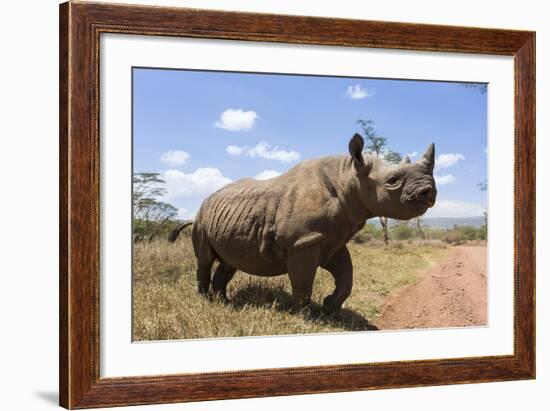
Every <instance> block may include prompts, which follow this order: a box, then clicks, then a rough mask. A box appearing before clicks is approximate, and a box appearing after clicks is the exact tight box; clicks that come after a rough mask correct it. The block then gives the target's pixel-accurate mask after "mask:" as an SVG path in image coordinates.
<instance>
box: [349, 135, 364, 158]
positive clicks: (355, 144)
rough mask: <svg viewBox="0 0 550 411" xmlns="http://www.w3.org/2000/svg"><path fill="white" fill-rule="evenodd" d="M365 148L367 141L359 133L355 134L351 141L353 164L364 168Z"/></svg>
mask: <svg viewBox="0 0 550 411" xmlns="http://www.w3.org/2000/svg"><path fill="white" fill-rule="evenodd" d="M364 146H365V141H364V140H363V137H361V136H360V135H359V134H358V133H355V134H354V135H353V137H352V138H351V140H350V141H349V153H350V154H351V158H353V162H354V163H355V164H356V165H358V166H364V165H365V160H364V159H363V147H364Z"/></svg>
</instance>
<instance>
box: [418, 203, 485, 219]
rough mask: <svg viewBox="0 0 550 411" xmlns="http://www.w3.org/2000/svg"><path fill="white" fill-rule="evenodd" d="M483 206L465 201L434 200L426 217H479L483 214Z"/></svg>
mask: <svg viewBox="0 0 550 411" xmlns="http://www.w3.org/2000/svg"><path fill="white" fill-rule="evenodd" d="M484 211H485V207H484V206H482V205H480V204H475V203H469V202H466V201H454V200H436V202H435V205H434V206H433V208H430V209H429V210H428V212H427V213H426V217H455V218H465V217H479V216H482V215H483V212H484Z"/></svg>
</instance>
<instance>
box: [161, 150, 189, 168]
mask: <svg viewBox="0 0 550 411" xmlns="http://www.w3.org/2000/svg"><path fill="white" fill-rule="evenodd" d="M190 157H191V155H190V154H189V153H186V152H185V151H181V150H174V151H167V152H165V153H162V154H161V156H160V159H161V161H162V162H163V163H164V164H167V165H169V166H170V167H175V166H181V165H182V164H185V162H186V161H187V160H189V158H190Z"/></svg>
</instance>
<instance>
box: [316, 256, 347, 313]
mask: <svg viewBox="0 0 550 411" xmlns="http://www.w3.org/2000/svg"><path fill="white" fill-rule="evenodd" d="M321 266H322V267H323V268H324V269H326V270H327V271H329V272H330V273H331V274H332V276H333V277H334V282H335V285H336V288H335V289H334V292H333V293H332V294H331V295H329V296H327V297H326V298H325V299H324V300H323V309H324V310H325V311H326V312H328V313H333V312H336V311H338V310H340V308H342V304H343V303H344V301H345V300H346V299H347V298H348V297H349V295H350V294H351V288H352V286H353V265H352V263H351V256H350V255H349V251H348V249H347V247H342V248H341V249H340V250H338V251H337V252H336V253H335V254H334V255H333V256H332V258H331V259H330V260H329V261H328V262H327V263H326V264H322V265H321Z"/></svg>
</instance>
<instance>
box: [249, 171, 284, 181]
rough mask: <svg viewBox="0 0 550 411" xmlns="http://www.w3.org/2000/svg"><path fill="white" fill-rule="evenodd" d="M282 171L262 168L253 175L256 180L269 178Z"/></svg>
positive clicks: (278, 174) (276, 175)
mask: <svg viewBox="0 0 550 411" xmlns="http://www.w3.org/2000/svg"><path fill="white" fill-rule="evenodd" d="M281 174H282V173H279V172H278V171H276V170H264V171H262V172H261V173H260V174H257V175H256V176H254V178H255V179H256V180H269V179H270V178H274V177H278V176H280V175H281Z"/></svg>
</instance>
